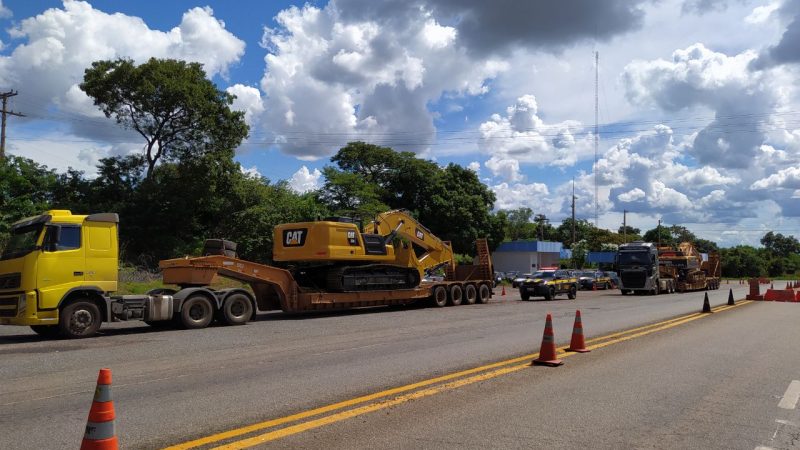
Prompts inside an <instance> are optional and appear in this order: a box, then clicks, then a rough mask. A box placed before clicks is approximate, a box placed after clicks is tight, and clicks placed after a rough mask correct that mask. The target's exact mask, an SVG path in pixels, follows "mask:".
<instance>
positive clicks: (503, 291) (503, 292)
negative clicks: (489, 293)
mask: <svg viewBox="0 0 800 450" xmlns="http://www.w3.org/2000/svg"><path fill="white" fill-rule="evenodd" d="M500 295H506V285H505V284H504V285H503V290H502V291H501V292H500Z"/></svg>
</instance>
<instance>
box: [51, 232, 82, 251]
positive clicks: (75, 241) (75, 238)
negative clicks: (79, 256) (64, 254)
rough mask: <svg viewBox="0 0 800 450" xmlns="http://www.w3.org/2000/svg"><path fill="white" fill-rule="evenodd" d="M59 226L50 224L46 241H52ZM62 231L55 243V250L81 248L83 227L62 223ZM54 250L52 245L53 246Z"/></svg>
mask: <svg viewBox="0 0 800 450" xmlns="http://www.w3.org/2000/svg"><path fill="white" fill-rule="evenodd" d="M58 228H59V227H55V226H48V227H47V235H45V242H46V243H48V242H52V241H53V240H54V239H55V233H56V232H57V230H58ZM60 228H61V232H60V233H59V234H58V242H56V243H55V251H57V252H58V251H63V250H76V249H79V248H81V227H79V226H69V225H62V226H61V227H60ZM51 250H52V247H51Z"/></svg>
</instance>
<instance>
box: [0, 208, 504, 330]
mask: <svg viewBox="0 0 800 450" xmlns="http://www.w3.org/2000/svg"><path fill="white" fill-rule="evenodd" d="M379 218H380V220H381V221H383V222H385V223H384V224H375V225H374V226H375V230H377V231H378V232H384V231H386V230H389V228H391V232H402V230H403V226H409V225H410V224H411V220H412V219H410V217H407V216H405V215H404V213H400V212H394V213H393V214H391V215H385V216H379ZM118 223H119V218H118V216H117V214H114V213H103V214H91V215H74V214H72V213H71V212H70V211H66V210H52V211H48V212H46V213H44V214H42V215H40V216H36V217H30V218H27V219H23V220H21V221H19V222H16V223H14V224H13V225H12V227H11V238H10V240H9V242H8V244H7V245H6V248H5V249H4V250H3V251H2V253H0V325H23V326H30V327H31V328H32V329H33V330H34V331H35V332H36V333H38V334H40V335H43V336H48V337H50V336H52V337H54V336H63V337H68V338H77V337H88V336H92V335H94V334H95V333H96V332H97V330H98V329H99V328H100V325H101V323H102V322H114V321H127V320H143V321H145V322H146V323H148V324H150V325H153V326H160V325H169V324H176V325H179V326H182V327H184V328H204V327H207V326H208V325H210V324H211V323H212V322H213V321H214V320H217V321H218V322H222V323H224V324H227V325H238V324H244V323H246V322H248V321H249V320H250V319H251V318H252V317H254V315H255V314H256V313H259V312H265V311H271V310H283V311H286V312H303V311H318V310H335V309H347V308H358V307H371V306H384V305H405V304H409V303H413V302H415V301H419V300H430V301H431V302H432V303H433V304H434V305H436V306H445V305H446V304H450V305H459V304H462V302H463V303H464V304H471V303H485V302H487V301H489V299H490V298H491V296H492V292H491V285H492V280H491V273H492V267H491V259H490V257H489V249H488V244H487V242H486V240H485V239H479V240H478V241H477V242H476V244H477V246H478V257H479V264H476V265H473V266H457V267H454V266H453V265H452V251H451V250H449V248H450V247H449V244H448V245H446V247H447V248H446V249H445V250H443V251H444V253H443V254H441V255H436V257H435V258H434V257H433V256H432V255H434V253H432V252H433V251H435V249H436V248H439V247H441V245H433V246H431V245H430V244H425V245H426V246H427V247H426V248H428V250H429V251H428V253H425V254H424V255H422V256H418V257H417V256H415V254H414V253H413V252H410V251H406V250H408V249H404V250H401V251H400V252H399V254H405V255H406V258H405V259H407V260H408V261H407V262H406V264H405V267H407V268H409V267H410V268H412V269H411V270H410V271H406V272H402V273H400V272H398V273H400V275H401V276H400V277H398V276H396V274H395V273H387V274H384V275H383V276H382V277H377V276H375V272H374V271H370V270H362V269H364V268H365V266H363V265H362V266H357V267H359V270H358V271H357V272H355V273H344V278H342V279H341V280H340V279H333V278H332V277H331V276H330V274H331V273H336V274H339V273H340V272H338V271H333V272H331V271H328V272H325V275H326V276H325V277H324V280H323V282H322V283H320V284H318V283H316V282H315V277H309V276H308V269H307V268H301V269H296V270H287V269H283V268H279V267H274V266H267V265H262V264H257V263H253V262H249V261H245V260H241V259H238V258H236V257H235V255H233V254H232V250H233V249H232V248H231V247H230V245H232V243H230V242H227V241H222V240H210V241H211V243H213V244H214V245H211V246H209V245H208V244H209V241H207V245H206V247H207V248H206V249H204V251H203V254H204V256H201V257H195V258H189V257H186V258H178V259H172V260H165V261H161V262H160V264H159V266H160V267H161V269H162V276H163V281H164V283H166V284H174V285H177V286H178V289H177V290H172V289H161V290H156V291H153V292H151V293H149V294H148V295H123V296H113V295H112V294H113V293H114V292H115V291H116V290H117V279H118V265H119V251H118V236H117V235H118ZM401 223H402V224H401ZM300 225H303V226H300ZM306 225H307V226H309V227H310V226H314V227H323V228H321V229H329V230H332V231H327V233H339V232H340V231H341V232H342V233H343V234H342V236H344V238H345V239H346V240H349V239H350V234H348V233H350V232H351V231H353V232H354V233H355V231H354V229H353V227H350V226H349V224H348V223H346V222H331V221H322V222H317V223H313V222H310V223H301V224H289V225H288V226H278V227H276V230H275V235H276V239H281V242H284V243H286V244H287V245H289V246H296V247H303V246H305V245H308V248H313V249H316V250H314V251H313V252H312V253H311V254H312V255H313V254H314V253H315V252H321V251H326V252H328V254H327V257H326V258H323V259H324V260H325V262H326V263H330V264H337V263H338V264H353V261H350V262H345V261H346V260H348V259H350V257H349V256H347V257H344V258H341V257H336V256H335V255H333V256H334V257H333V258H331V256H332V255H331V254H330V248H333V247H335V245H332V244H331V242H332V243H333V244H336V243H337V242H338V240H339V238H338V237H337V238H335V239H333V240H332V241H331V242H327V243H326V242H322V243H321V242H319V241H318V240H317V239H314V241H313V242H312V241H311V240H308V239H306V238H304V237H302V236H301V234H300V233H299V230H304V229H305V227H306ZM415 226H416V225H415ZM420 227H421V225H420ZM287 230H288V231H287ZM422 230H423V229H420V230H417V229H416V228H414V233H415V234H416V235H417V236H416V238H415V239H418V240H422V241H425V242H428V243H429V242H431V241H432V240H434V236H432V235H428V234H425V235H423V236H419V234H420V233H422ZM373 231H374V230H373ZM424 231H425V232H427V230H424ZM292 233H294V234H292ZM303 234H305V232H304V233H303ZM323 234H324V233H323ZM401 234H402V233H401ZM284 235H285V236H284ZM310 236H314V234H313V233H312V234H311V235H310ZM352 237H353V239H355V241H354V242H355V244H354V245H352V246H351V247H350V248H351V249H354V248H355V247H356V246H357V245H358V246H361V247H364V248H367V247H370V243H369V242H367V239H369V238H374V236H372V235H366V236H365V235H364V234H363V233H360V232H359V233H358V234H353V236H352ZM389 237H390V236H389V235H387V236H384V240H383V241H382V242H383V243H382V245H383V246H384V247H385V248H384V249H382V252H385V253H387V254H388V253H390V250H392V249H390V247H391V244H389V242H390V241H391V239H389ZM292 239H294V240H292ZM309 239H310V238H309ZM347 242H348V244H347V245H348V246H350V245H351V244H349V241H347ZM277 247H278V248H277V249H276V252H277V253H278V254H280V255H282V256H283V257H284V258H285V260H289V261H295V256H293V255H294V254H295V253H294V252H295V251H296V250H297V249H296V248H289V249H288V250H287V249H285V248H283V246H282V245H278V246H277ZM372 247H375V248H377V245H372ZM372 247H370V249H371V248H372ZM353 252H354V253H353V254H355V250H353ZM403 252H405V253H403ZM299 255H300V256H299V259H300V260H306V259H307V256H306V254H305V253H300V254H299ZM346 255H350V250H348V251H347V253H346ZM362 259H365V260H366V262H367V263H369V262H380V261H381V259H380V258H375V257H374V256H373V255H370V256H369V257H368V258H362ZM429 259H430V260H434V259H435V260H437V261H440V262H441V263H447V264H446V265H447V267H446V269H447V270H446V274H447V276H446V279H445V280H442V281H438V282H428V281H422V282H420V276H419V274H420V273H422V272H418V270H419V268H420V267H424V268H431V267H437V266H439V264H438V263H433V262H432V261H430V260H429ZM343 260H344V261H343ZM395 262H396V261H395ZM334 267H349V266H348V265H342V266H335V265H334ZM366 267H367V268H369V267H371V266H366ZM314 270H317V271H319V270H321V269H319V268H315V269H314ZM409 274H412V275H415V276H409ZM217 276H223V277H227V278H231V279H235V280H238V281H241V282H243V283H247V284H248V285H249V286H250V289H249V290H248V289H244V288H233V289H221V290H217V289H213V288H212V287H211V285H212V284H213V282H214V280H215V279H216V277H217ZM398 279H400V280H408V282H407V283H406V284H402V283H401V284H400V285H398V284H397V281H398ZM353 280H354V281H353ZM380 280H382V281H380ZM331 284H333V288H332V287H331Z"/></svg>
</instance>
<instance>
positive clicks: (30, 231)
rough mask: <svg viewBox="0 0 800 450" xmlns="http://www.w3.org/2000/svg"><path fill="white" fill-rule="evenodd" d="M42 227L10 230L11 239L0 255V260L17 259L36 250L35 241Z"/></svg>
mask: <svg viewBox="0 0 800 450" xmlns="http://www.w3.org/2000/svg"><path fill="white" fill-rule="evenodd" d="M43 226H44V224H36V225H30V226H27V227H21V228H16V229H13V230H11V238H10V239H9V240H8V244H7V245H6V248H5V249H4V250H3V252H2V253H1V254H0V260H4V259H12V258H19V257H20V256H25V255H27V254H28V253H30V252H32V251H33V250H36V241H37V239H38V238H39V234H40V233H41V232H42V227H43Z"/></svg>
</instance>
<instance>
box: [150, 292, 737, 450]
mask: <svg viewBox="0 0 800 450" xmlns="http://www.w3.org/2000/svg"><path fill="white" fill-rule="evenodd" d="M749 303H751V302H750V301H746V300H745V301H741V302H739V303H737V304H736V305H734V306H724V305H723V306H718V307H716V308H714V310H715V311H718V312H719V311H725V310H728V309H733V308H738V307H740V306H743V305H746V304H749ZM704 317H711V316H710V315H708V314H700V313H692V314H688V315H685V316H681V317H677V318H673V319H669V320H665V321H662V322H658V323H654V324H650V325H645V326H641V327H637V328H632V329H630V330H625V331H621V332H617V333H613V334H609V335H606V336H601V337H598V338H594V339H590V340H589V341H587V344H588V343H589V342H598V343H597V344H594V345H587V346H586V348H587V349H590V350H593V349H596V348H603V347H606V346H609V345H612V344H616V343H620V342H624V341H627V340H630V339H633V338H636V337H641V336H646V335H648V334H651V333H655V332H657V331H663V330H666V329H669V328H673V327H676V326H679V325H682V324H684V323H688V322H691V321H694V320H697V319H702V318H704ZM637 331H638V332H637ZM631 332H637V333H634V334H630V333H631ZM609 339H610V340H609ZM603 341H604V342H603ZM566 347H567V346H564V347H560V348H558V350H557V353H558V356H559V357H562V358H566V357H570V356H574V355H575V354H574V353H566V352H565V350H566ZM538 356H539V354H538V353H533V354H529V355H524V356H520V357H518V358H512V359H508V360H505V361H500V362H496V363H492V364H487V365H484V366H480V367H475V368H472V369H467V370H463V371H460V372H455V373H451V374H447V375H443V376H440V377H436V378H430V379H428V380H423V381H420V382H417V383H412V384H407V385H405V386H400V387H397V388H392V389H388V390H385V391H381V392H376V393H374V394H369V395H364V396H361V397H356V398H353V399H350V400H345V401H342V402H338V403H333V404H330V405H326V406H322V407H319V408H315V409H311V410H306V411H303V412H300V413H297V414H293V415H290V416H285V417H281V418H277V419H272V420H268V421H265V422H260V423H255V424H252V425H248V426H245V427H241V428H236V429H233V430H229V431H225V432H222V433H217V434H213V435H210V436H206V437H203V438H200V439H195V440H192V441H187V442H183V443H180V444H176V445H174V446H171V447H168V448H167V449H166V450H185V449H191V448H196V447H200V446H203V445H207V444H211V443H215V442H220V441H223V440H227V439H231V438H235V437H238V436H242V435H245V434H249V433H253V432H255V431H260V430H264V429H267V428H273V427H276V426H278V425H283V424H286V423H290V422H296V421H298V420H301V419H306V418H310V417H313V416H317V415H320V414H324V413H328V412H334V411H338V410H341V409H344V408H347V407H350V406H356V405H359V404H362V403H367V402H371V401H374V400H379V401H377V402H374V403H370V404H367V405H364V406H360V407H358V408H354V409H350V410H346V411H341V412H337V413H334V414H331V415H328V416H324V417H321V418H318V419H313V420H310V421H307V422H302V423H298V424H295V425H291V426H288V427H286V428H282V429H279V430H274V431H269V432H267V433H263V434H260V435H257V436H253V437H250V438H245V439H243V440H240V441H235V442H231V443H229V444H227V445H223V446H220V447H216V448H219V449H239V448H247V447H252V446H254V445H258V444H262V443H264V442H269V441H273V440H276V439H280V438H283V437H287V436H291V435H293V434H297V433H301V432H304V431H308V430H310V429H314V428H319V427H321V426H324V425H329V424H332V423H336V422H340V421H342V420H345V419H349V418H352V417H356V416H360V415H363V414H366V413H370V412H374V411H378V410H381V409H384V408H388V407H390V406H395V405H399V404H401V403H406V402H409V401H411V400H415V399H419V398H423V397H428V396H431V395H434V394H438V393H441V392H445V391H448V390H452V389H455V388H458V387H462V386H466V385H469V384H473V383H476V382H478V381H483V380H488V379H491V378H495V377H498V376H501V375H505V374H508V373H512V372H516V371H518V370H521V369H524V368H526V367H530V363H529V362H527V361H530V360H532V359H534V358H536V357H538ZM522 361H526V362H525V363H524V364H518V365H513V366H510V365H512V364H516V363H520V362H522ZM504 366H510V367H504ZM492 369H497V370H494V371H491V372H487V371H489V370H492ZM479 372H486V373H482V374H479V375H474V374H476V373H479ZM468 375H472V376H469V377H467V378H462V377H465V376H468ZM456 378H461V379H459V380H455V381H450V380H454V379H456ZM446 381H447V383H444V384H441V385H438V386H433V387H429V388H426V389H423V390H419V391H415V392H412V393H409V394H404V395H400V396H397V397H393V398H389V399H385V397H390V396H392V395H395V394H403V393H405V392H408V391H411V390H415V389H419V388H422V387H428V386H430V385H432V384H437V383H442V382H446Z"/></svg>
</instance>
